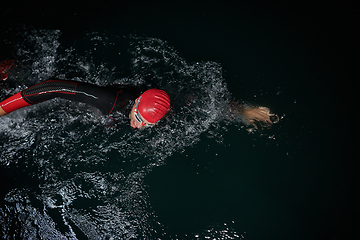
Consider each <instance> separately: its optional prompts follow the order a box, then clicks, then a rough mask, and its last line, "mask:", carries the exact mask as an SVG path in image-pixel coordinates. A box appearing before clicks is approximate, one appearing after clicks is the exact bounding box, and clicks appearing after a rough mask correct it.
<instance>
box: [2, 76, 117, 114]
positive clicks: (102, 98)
mask: <svg viewBox="0 0 360 240" xmlns="http://www.w3.org/2000/svg"><path fill="white" fill-rule="evenodd" d="M121 92H122V89H117V88H111V87H100V86H96V85H93V84H89V83H83V82H76V81H65V80H48V81H44V82H41V83H39V84H36V85H34V86H32V87H29V88H27V89H25V90H23V91H21V92H19V93H17V94H15V95H14V96H12V97H10V98H8V99H6V100H4V101H3V102H1V103H0V107H1V108H2V109H3V110H4V111H5V112H6V113H10V112H12V111H14V110H17V109H19V108H22V107H26V106H30V105H33V104H36V103H40V102H43V101H47V100H50V99H53V98H56V97H59V98H64V99H69V100H73V101H77V102H84V103H87V104H90V105H92V106H95V107H97V108H98V109H99V110H100V111H102V112H103V113H104V114H110V113H111V111H112V110H113V109H114V106H115V104H116V101H117V98H118V95H119V94H120V93H121Z"/></svg>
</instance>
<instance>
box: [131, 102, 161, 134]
mask: <svg viewBox="0 0 360 240" xmlns="http://www.w3.org/2000/svg"><path fill="white" fill-rule="evenodd" d="M137 102H138V98H137V99H136V100H135V103H134V106H133V107H132V109H131V112H130V114H129V118H130V126H131V127H133V128H144V127H145V126H153V125H156V123H150V122H148V121H146V120H145V119H144V118H143V117H142V116H141V114H140V112H139V111H138V110H137V109H136V106H137V105H136V104H137ZM135 113H137V116H136V117H135ZM139 120H140V121H139Z"/></svg>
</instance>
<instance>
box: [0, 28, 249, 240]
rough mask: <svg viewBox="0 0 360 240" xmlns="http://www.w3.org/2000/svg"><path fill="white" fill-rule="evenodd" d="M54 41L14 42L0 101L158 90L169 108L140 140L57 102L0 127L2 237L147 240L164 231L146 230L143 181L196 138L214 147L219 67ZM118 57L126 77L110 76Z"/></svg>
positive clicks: (162, 52)
mask: <svg viewBox="0 0 360 240" xmlns="http://www.w3.org/2000/svg"><path fill="white" fill-rule="evenodd" d="M60 36H61V32H60V31H50V30H31V31H28V32H26V33H24V34H23V40H22V42H19V43H18V44H17V46H16V47H17V48H18V50H17V54H18V58H19V60H21V61H22V65H23V67H22V68H19V69H17V70H16V71H14V72H13V75H12V76H11V77H10V78H9V80H8V81H9V88H7V89H2V90H1V99H4V98H5V97H6V96H9V95H11V94H14V93H16V92H18V91H20V90H22V89H24V88H26V87H28V86H31V85H32V84H34V83H36V82H38V81H40V80H46V79H49V78H52V77H55V78H60V79H61V78H63V79H64V78H66V79H69V80H77V81H86V82H92V83H96V84H99V85H108V84H113V83H116V84H132V85H140V84H145V85H147V86H149V87H150V86H153V87H159V88H162V89H164V90H166V91H167V92H168V93H169V95H170V97H171V99H172V102H173V108H172V110H171V112H170V114H168V116H167V117H166V119H165V120H164V121H163V123H162V124H160V126H159V127H156V128H149V129H145V130H143V131H135V130H133V129H131V128H130V127H129V126H128V120H126V116H119V117H120V118H121V117H123V118H125V120H124V121H119V122H118V123H117V124H116V127H115V128H111V127H106V124H105V123H106V118H105V117H103V116H101V115H100V114H99V112H98V111H97V110H96V109H93V108H89V107H88V106H86V105H85V104H81V103H73V102H68V101H64V100H58V99H55V100H52V101H49V102H44V103H41V104H38V105H35V106H31V107H28V108H24V109H21V110H18V111H16V112H13V113H11V114H9V115H7V116H5V117H2V118H1V119H0V126H1V128H0V136H1V140H0V141H1V148H2V154H1V157H0V162H1V165H2V168H4V169H9V170H10V171H11V173H12V174H14V176H11V177H13V178H16V179H17V180H16V181H15V183H14V184H15V186H14V187H13V188H12V189H10V190H9V191H8V192H7V193H5V196H4V201H3V202H2V203H1V208H0V213H1V214H0V218H1V222H2V223H1V225H2V236H5V238H10V236H15V237H22V238H25V239H79V238H80V239H81V238H85V237H87V238H89V239H114V238H116V239H131V238H151V236H152V235H154V234H155V233H156V232H157V231H165V230H164V229H163V230H161V229H162V228H161V226H159V228H158V229H154V224H155V225H156V214H155V213H154V212H153V210H151V203H150V202H149V201H148V195H147V192H146V189H145V186H144V177H145V176H146V175H147V173H148V172H149V171H151V170H152V169H153V168H154V167H156V166H160V165H162V164H164V163H165V161H166V158H168V157H169V156H171V155H172V154H173V153H175V152H183V151H184V150H185V148H186V147H188V146H193V145H194V144H196V143H197V142H198V141H199V139H200V135H201V134H202V133H204V132H207V133H209V136H210V135H211V136H212V137H215V138H216V139H219V140H221V134H222V133H221V132H222V131H223V130H222V128H223V127H224V125H222V127H220V125H219V122H220V121H219V120H221V119H223V116H222V109H224V107H225V106H226V105H227V103H228V100H229V99H230V98H231V97H230V94H229V92H228V90H227V87H226V84H225V83H224V79H223V77H222V69H221V66H220V64H218V63H215V62H196V63H188V62H186V61H185V60H184V59H182V58H181V57H180V56H179V54H178V53H177V52H176V51H175V50H174V49H173V48H171V47H170V46H168V45H167V44H166V42H164V41H162V40H159V39H154V38H137V37H127V38H123V37H121V38H120V37H118V36H105V35H104V34H101V33H89V34H87V35H86V36H85V37H84V39H83V40H82V42H76V43H73V44H72V45H71V46H62V44H61V42H60V40H59V39H60ZM124 39H125V40H124ZM119 44H122V45H126V44H127V52H125V53H124V52H122V51H123V50H122V48H123V46H121V47H119V48H117V45H119ZM99 52H100V53H101V55H104V56H114V58H113V62H112V61H102V60H101V58H100V59H99V58H97V56H98V55H99ZM126 54H128V55H129V56H130V58H129V61H130V62H129V63H127V64H128V65H130V74H129V75H127V76H119V75H118V73H119V72H124V71H125V70H124V69H123V68H125V66H127V65H124V64H123V63H121V62H119V61H120V60H119V61H118V60H117V59H119V56H121V55H126ZM115 56H116V57H115ZM121 61H123V60H121ZM9 177H10V176H9ZM160 225H161V224H160ZM225 225H226V224H225ZM156 234H159V233H158V232H157V233H156ZM162 234H166V233H165V232H163V233H160V235H162ZM242 234H243V233H236V232H235V231H234V230H233V229H232V228H231V226H230V227H226V226H220V227H209V229H208V230H206V232H203V233H189V235H188V236H189V237H190V238H199V239H202V238H211V237H212V238H214V237H216V238H221V237H225V236H228V237H229V238H230V237H232V238H243V236H242Z"/></svg>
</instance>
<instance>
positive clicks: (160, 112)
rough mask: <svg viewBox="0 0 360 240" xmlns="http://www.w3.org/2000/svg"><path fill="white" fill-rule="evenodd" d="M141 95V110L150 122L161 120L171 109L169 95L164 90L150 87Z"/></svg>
mask: <svg viewBox="0 0 360 240" xmlns="http://www.w3.org/2000/svg"><path fill="white" fill-rule="evenodd" d="M140 97H141V99H140V102H139V106H138V109H139V112H140V114H141V116H142V117H143V118H144V119H145V120H146V121H148V122H150V123H156V122H157V121H159V120H160V119H161V118H162V117H163V116H164V115H165V113H167V112H168V111H169V109H170V98H169V95H168V94H167V93H166V92H165V91H163V90H160V89H149V90H147V91H145V92H144V93H143V94H141V96H140ZM140 97H139V98H140Z"/></svg>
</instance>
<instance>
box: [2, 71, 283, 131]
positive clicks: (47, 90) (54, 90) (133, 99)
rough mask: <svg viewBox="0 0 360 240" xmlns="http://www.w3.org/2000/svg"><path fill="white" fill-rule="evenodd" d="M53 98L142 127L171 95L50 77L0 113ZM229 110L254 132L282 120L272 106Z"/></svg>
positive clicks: (4, 104) (13, 99)
mask: <svg viewBox="0 0 360 240" xmlns="http://www.w3.org/2000/svg"><path fill="white" fill-rule="evenodd" d="M9 66H10V65H9ZM12 66H13V65H11V67H12ZM8 73H9V71H6V78H7V77H8ZM5 80H6V79H4V81H5ZM53 98H63V99H68V100H72V101H76V102H83V103H87V104H89V105H91V106H94V107H96V108H98V109H99V110H100V111H101V112H102V113H103V114H104V115H108V116H109V117H110V119H112V118H111V114H112V113H114V112H117V111H121V112H128V113H129V114H128V116H129V119H130V126H131V127H133V128H138V129H141V128H144V127H147V126H154V125H157V124H158V122H159V121H160V120H161V119H162V118H163V117H164V116H165V114H166V113H167V112H168V111H169V110H170V97H169V95H168V94H167V93H166V92H165V91H163V90H160V89H149V90H147V91H145V92H143V93H141V92H139V89H136V88H135V87H129V86H107V87H102V86H96V85H93V84H89V83H83V82H77V81H69V80H47V81H43V82H40V83H38V84H36V85H34V86H32V87H29V88H27V89H25V90H23V91H21V92H19V93H17V94H15V95H13V96H11V97H9V98H7V99H5V100H4V101H2V102H0V117H1V116H4V115H6V114H8V113H10V112H12V111H15V110H17V109H20V108H23V107H27V106H30V105H33V104H36V103H40V102H43V101H47V100H50V99H53ZM225 111H226V115H227V116H229V118H230V119H239V120H241V122H242V123H243V124H245V125H246V126H248V128H247V130H248V131H250V132H252V131H253V130H255V129H260V130H261V129H262V128H263V127H270V126H271V125H272V124H274V123H277V122H278V121H279V117H278V116H277V115H276V114H273V113H270V109H269V108H267V107H261V106H253V105H250V104H248V103H245V102H242V103H238V102H236V101H230V102H229V104H228V106H227V109H225ZM125 115H127V114H126V113H125Z"/></svg>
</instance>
